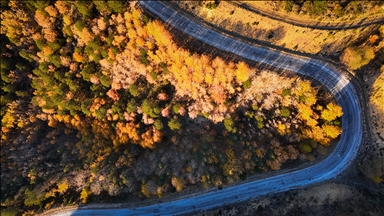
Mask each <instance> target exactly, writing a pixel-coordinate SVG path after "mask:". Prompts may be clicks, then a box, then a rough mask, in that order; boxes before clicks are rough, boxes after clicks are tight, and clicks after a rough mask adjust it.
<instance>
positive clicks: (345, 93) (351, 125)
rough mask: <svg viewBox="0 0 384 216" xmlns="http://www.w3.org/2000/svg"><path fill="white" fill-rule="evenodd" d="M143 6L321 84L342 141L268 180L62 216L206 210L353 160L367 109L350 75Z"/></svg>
mask: <svg viewBox="0 0 384 216" xmlns="http://www.w3.org/2000/svg"><path fill="white" fill-rule="evenodd" d="M140 4H141V5H142V6H143V7H144V8H145V9H146V10H148V11H150V12H151V13H153V14H155V15H156V16H158V17H159V18H160V19H162V20H164V21H165V22H167V23H168V24H170V25H171V26H173V27H175V28H177V29H179V30H180V31H182V32H184V33H185V34H188V35H190V36H192V37H194V38H196V39H198V40H201V41H203V42H205V43H207V44H210V45H212V46H214V47H217V48H218V49H221V50H224V51H226V52H230V53H234V54H236V55H239V56H241V57H244V58H246V59H249V60H252V61H256V62H260V63H264V64H267V65H271V66H274V67H276V68H281V69H285V70H289V71H293V72H296V73H299V74H302V75H306V76H309V77H312V78H313V79H316V80H318V81H319V82H321V83H322V84H323V85H324V86H325V87H327V88H328V89H329V91H330V92H331V93H332V94H333V95H334V96H335V98H336V100H337V102H338V104H339V105H341V107H342V108H343V113H344V114H343V116H342V131H343V132H342V134H341V136H340V141H339V143H338V144H337V146H336V147H335V149H334V151H333V152H332V153H331V154H330V155H329V156H328V157H327V158H326V159H324V160H323V161H321V162H319V163H317V164H315V165H313V166H310V167H306V168H303V169H300V170H294V171H292V172H287V173H282V174H279V175H276V176H272V177H269V178H266V179H261V180H256V181H253V182H247V183H243V184H239V185H235V186H231V187H228V188H224V189H223V190H218V191H210V192H207V193H203V194H198V195H194V196H191V197H184V198H180V199H178V200H174V201H170V202H166V203H161V204H155V205H150V206H144V207H137V208H131V209H127V208H121V209H116V208H113V209H112V208H111V209H91V208H79V209H77V210H73V211H70V212H63V213H60V214H58V215H174V214H185V213H189V212H194V211H200V210H207V209H211V208H214V207H219V206H222V205H225V204H231V203H234V202H239V201H244V200H247V199H250V198H254V197H257V196H260V195H264V194H268V193H275V192H282V191H287V190H290V189H293V188H297V187H303V186H307V185H310V184H315V183H319V182H322V181H325V180H329V179H332V178H336V177H337V176H338V175H339V174H340V173H341V172H342V171H343V170H345V169H346V168H347V167H348V166H349V164H350V163H351V162H352V161H353V160H354V159H355V157H356V155H357V152H358V149H359V146H360V143H361V142H362V139H363V121H362V119H363V118H362V108H364V106H363V104H362V103H361V101H360V99H359V97H358V91H357V90H356V88H355V87H354V85H353V83H352V82H351V79H350V78H349V77H348V76H346V75H344V74H343V73H340V72H339V71H338V70H337V69H336V68H335V67H333V66H332V65H331V64H329V63H325V62H322V61H319V60H314V59H309V58H306V57H299V56H295V55H292V54H288V53H283V52H278V51H275V50H271V49H268V48H264V47H256V46H252V45H249V44H247V43H244V42H241V41H239V40H236V39H234V38H231V37H230V36H228V35H224V34H222V33H219V32H216V31H214V30H212V29H209V28H206V27H204V24H203V23H199V22H197V21H196V22H195V21H194V19H191V18H190V17H187V16H186V15H185V14H184V13H183V12H180V11H175V10H173V9H171V8H169V7H167V6H166V4H164V3H162V2H153V1H141V2H140Z"/></svg>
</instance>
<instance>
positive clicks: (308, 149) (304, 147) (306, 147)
mask: <svg viewBox="0 0 384 216" xmlns="http://www.w3.org/2000/svg"><path fill="white" fill-rule="evenodd" d="M299 150H300V152H301V153H303V154H308V153H310V152H311V151H312V148H311V146H310V145H309V144H307V143H300V144H299Z"/></svg>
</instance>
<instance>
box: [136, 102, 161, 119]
mask: <svg viewBox="0 0 384 216" xmlns="http://www.w3.org/2000/svg"><path fill="white" fill-rule="evenodd" d="M141 109H142V110H143V113H145V114H147V115H149V116H150V117H151V118H157V117H159V114H160V109H159V108H158V107H157V105H156V104H155V103H154V102H152V101H150V100H148V99H145V100H144V101H143V103H142V104H141Z"/></svg>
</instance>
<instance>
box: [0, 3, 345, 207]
mask: <svg viewBox="0 0 384 216" xmlns="http://www.w3.org/2000/svg"><path fill="white" fill-rule="evenodd" d="M1 16H2V22H1V25H2V28H1V29H2V32H1V48H2V49H1V50H2V51H1V55H2V60H1V79H2V80H1V116H2V126H1V129H2V137H1V139H2V140H1V147H2V148H1V154H2V157H1V163H2V166H1V169H2V172H1V179H2V181H1V203H2V207H4V208H7V209H8V210H9V209H12V208H13V207H16V208H18V209H20V212H22V211H26V213H27V214H34V213H36V212H35V211H37V210H38V209H40V210H43V209H49V208H51V207H54V206H59V205H60V204H65V205H67V204H68V205H69V204H73V203H87V202H95V201H99V200H101V199H107V198H108V199H109V200H110V201H116V200H119V199H125V198H126V196H127V194H134V195H137V196H138V197H151V196H153V195H156V196H159V197H161V196H163V194H164V193H167V192H172V191H181V190H183V189H184V188H186V187H187V186H188V185H195V184H199V185H202V186H204V187H210V186H217V187H219V186H221V185H223V184H230V183H234V182H236V181H238V180H241V179H244V178H245V177H246V175H247V174H255V173H259V172H263V171H267V170H270V169H271V170H278V169H280V168H281V167H282V166H283V164H284V163H285V162H287V161H289V160H295V159H297V158H298V156H299V155H301V156H302V157H301V158H311V157H313V156H316V155H318V154H322V153H324V149H325V146H328V145H330V143H331V140H333V139H336V138H337V137H338V136H339V135H340V133H341V129H340V117H341V115H342V110H341V108H340V107H339V106H338V105H337V104H335V103H333V102H332V100H330V99H322V98H329V97H319V94H323V95H328V93H326V92H323V91H319V90H317V89H316V88H314V87H313V86H312V85H311V83H310V82H309V81H307V80H304V79H302V78H299V77H297V76H289V77H287V76H283V75H280V74H278V73H276V72H273V71H268V70H263V69H257V68H252V67H250V66H249V65H248V64H247V63H245V62H229V61H225V60H223V59H222V58H221V57H218V56H211V55H207V54H197V53H195V52H194V51H193V50H189V49H187V48H186V47H183V46H181V45H180V44H178V43H176V42H175V41H174V40H173V38H172V35H171V34H170V33H169V31H168V30H167V29H166V28H165V26H164V25H163V24H162V23H161V22H160V21H158V20H153V19H152V18H150V17H149V16H147V15H146V14H143V13H142V11H141V10H140V9H138V8H136V7H135V6H134V3H133V2H132V3H123V2H119V1H74V2H73V1H56V2H54V1H38V2H33V1H10V2H9V3H8V5H7V8H5V9H2V12H1ZM277 84H278V85H277ZM309 143H310V144H309ZM318 144H320V145H318ZM317 146H321V147H317ZM319 149H320V150H319Z"/></svg>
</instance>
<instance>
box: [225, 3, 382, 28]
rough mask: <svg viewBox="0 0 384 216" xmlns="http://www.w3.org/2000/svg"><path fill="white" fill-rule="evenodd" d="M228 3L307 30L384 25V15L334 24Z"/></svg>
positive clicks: (244, 4)
mask: <svg viewBox="0 0 384 216" xmlns="http://www.w3.org/2000/svg"><path fill="white" fill-rule="evenodd" d="M228 3H230V4H233V5H235V6H237V7H240V8H243V9H245V10H248V11H250V12H253V13H256V14H260V15H262V16H265V17H268V18H270V19H274V20H277V21H280V22H285V23H289V24H292V25H295V26H300V27H305V28H313V29H324V30H344V29H353V28H359V27H363V26H368V25H373V24H382V23H384V14H382V15H381V16H380V15H376V16H371V17H367V18H364V19H359V20H351V21H344V22H337V23H333V22H322V21H310V20H300V19H294V18H292V17H289V16H288V17H287V16H284V15H282V14H278V13H276V12H274V11H271V10H266V9H264V8H261V7H255V6H251V5H249V4H247V3H244V2H241V1H229V2H228Z"/></svg>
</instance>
